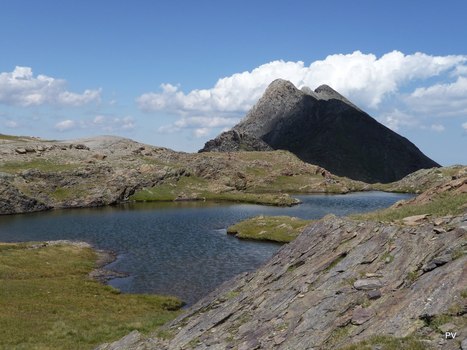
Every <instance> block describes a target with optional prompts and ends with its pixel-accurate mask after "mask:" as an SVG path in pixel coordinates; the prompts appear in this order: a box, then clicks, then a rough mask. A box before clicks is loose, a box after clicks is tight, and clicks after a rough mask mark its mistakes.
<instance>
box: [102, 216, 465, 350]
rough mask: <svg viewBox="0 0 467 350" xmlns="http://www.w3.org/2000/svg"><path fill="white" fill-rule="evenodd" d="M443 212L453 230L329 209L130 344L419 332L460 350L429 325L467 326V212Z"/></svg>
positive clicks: (282, 342)
mask: <svg viewBox="0 0 467 350" xmlns="http://www.w3.org/2000/svg"><path fill="white" fill-rule="evenodd" d="M444 220H445V222H446V226H447V227H449V231H446V232H445V233H443V234H442V235H439V234H438V233H436V232H435V231H434V229H435V224H434V223H433V222H426V223H425V224H424V225H421V226H418V227H416V228H413V227H410V226H399V225H394V224H382V223H378V222H356V221H352V220H348V219H342V218H337V217H334V216H328V217H325V218H324V219H322V220H320V221H318V222H316V223H314V224H312V225H310V226H309V227H308V228H307V229H305V231H304V232H303V233H302V234H301V235H300V236H299V237H298V238H297V239H296V240H295V241H293V242H292V243H290V244H288V245H286V246H284V247H283V248H282V249H280V250H279V252H278V253H277V254H276V255H275V256H274V257H273V258H272V259H271V260H270V261H269V262H267V263H266V264H265V265H264V266H263V267H261V268H259V269H258V270H257V271H254V272H251V273H245V274H243V275H240V276H238V277H237V278H236V279H234V280H231V281H229V282H227V283H225V284H224V285H222V286H221V287H220V288H219V289H217V290H216V291H215V292H213V293H212V294H211V295H209V296H208V297H206V298H204V299H203V300H201V301H200V302H198V303H197V304H196V305H194V306H193V307H192V308H190V309H189V310H188V311H187V312H186V313H185V314H183V315H182V316H180V317H179V318H178V319H177V320H175V321H174V322H172V323H171V324H169V325H167V326H166V327H165V329H164V333H166V334H171V337H172V338H171V339H170V340H161V339H158V338H145V337H141V336H139V337H137V336H136V335H135V334H132V335H131V337H127V338H125V340H124V342H126V343H125V344H126V345H125V346H128V347H126V348H131V349H133V348H135V349H136V348H137V349H140V348H141V349H142V348H144V349H190V348H191V349H208V348H209V349H294V350H300V349H338V348H339V347H341V346H343V345H346V344H349V342H358V341H360V340H363V339H368V338H370V337H371V336H373V335H378V336H382V335H388V336H392V337H404V336H408V335H414V334H419V335H423V339H424V340H423V341H424V342H425V343H426V345H427V347H428V346H429V345H430V346H433V347H434V348H439V349H441V348H442V349H456V346H458V345H457V343H455V342H452V341H451V343H450V342H449V340H446V339H444V334H440V333H439V330H438V329H437V328H436V327H437V326H431V324H432V323H434V322H432V321H433V320H434V319H436V318H437V317H438V318H439V316H440V315H443V316H444V317H445V318H446V319H448V318H449V319H450V322H451V323H453V325H451V326H450V327H451V328H453V329H452V331H455V332H457V333H458V334H466V332H467V325H466V324H465V323H462V322H463V321H462V318H463V315H465V313H466V312H467V299H466V298H465V286H466V285H467V255H466V254H465V253H466V249H467V241H466V238H467V214H464V215H461V216H457V217H446V218H444ZM446 327H447V326H446ZM130 338H131V339H133V340H134V342H133V343H132V344H131V346H130V345H128V341H129V340H130ZM101 349H123V347H121V346H120V345H119V342H116V343H114V344H112V345H104V346H103V347H102V348H101Z"/></svg>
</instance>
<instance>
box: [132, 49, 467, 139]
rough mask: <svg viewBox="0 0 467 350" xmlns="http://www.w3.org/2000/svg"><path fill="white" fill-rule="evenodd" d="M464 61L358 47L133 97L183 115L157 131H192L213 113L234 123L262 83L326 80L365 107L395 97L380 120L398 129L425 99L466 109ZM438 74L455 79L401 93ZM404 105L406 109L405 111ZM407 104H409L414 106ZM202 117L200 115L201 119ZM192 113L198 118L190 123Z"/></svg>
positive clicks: (410, 121)
mask: <svg viewBox="0 0 467 350" xmlns="http://www.w3.org/2000/svg"><path fill="white" fill-rule="evenodd" d="M466 62H467V56H463V55H451V56H431V55H427V54H424V53H415V54H411V55H405V54H403V53H402V52H399V51H392V52H389V53H387V54H384V55H382V56H381V57H377V56H375V55H373V54H365V53H362V52H360V51H355V52H353V53H351V54H336V55H330V56H327V57H326V58H325V59H324V60H318V61H314V62H312V63H311V64H309V65H308V66H307V65H305V63H304V62H302V61H297V62H285V61H281V60H278V61H273V62H270V63H266V64H263V65H261V66H259V67H257V68H255V69H253V70H251V71H246V72H242V73H236V74H233V75H231V76H229V77H225V78H222V79H219V80H218V81H217V83H216V84H215V85H214V86H213V87H211V88H208V89H195V90H192V91H189V92H184V91H182V89H181V87H180V86H178V85H173V84H162V85H161V91H159V92H148V93H145V94H143V95H141V96H140V97H138V98H137V104H138V106H139V108H140V109H141V110H143V111H145V112H148V113H151V112H161V111H162V112H169V113H172V114H178V115H180V116H181V117H182V118H181V119H180V120H178V121H177V122H176V123H174V124H172V125H167V126H164V127H161V128H160V129H159V131H161V132H170V131H178V130H180V129H182V128H193V123H196V124H197V125H196V129H203V131H202V132H201V131H198V132H196V134H197V135H201V134H207V133H208V132H207V131H206V130H205V129H212V128H216V127H220V125H212V123H211V121H214V120H217V119H216V118H225V119H229V120H230V121H229V122H228V123H227V122H226V123H225V125H229V126H230V125H233V124H235V123H236V122H238V121H239V119H240V117H241V116H243V115H244V114H245V112H246V111H248V110H249V109H250V108H251V107H252V106H253V105H254V104H255V103H256V102H257V100H258V99H259V98H260V97H261V95H262V94H263V93H264V90H265V89H266V87H267V86H268V85H269V84H270V83H271V82H272V81H273V80H275V79H278V78H282V79H286V80H289V81H291V82H292V83H293V84H294V85H296V86H297V87H298V88H301V87H303V86H308V87H310V88H312V89H314V88H316V87H317V86H319V85H321V84H327V85H330V86H332V87H333V88H334V89H336V90H337V91H339V92H340V93H341V94H343V95H344V96H346V97H348V98H349V99H350V100H351V101H352V102H354V103H355V104H356V105H358V106H359V107H361V108H363V109H364V110H368V109H372V110H375V111H378V109H379V108H380V107H381V104H382V102H383V101H385V99H389V98H392V99H395V100H397V103H398V104H400V105H401V106H400V107H399V108H397V106H396V108H395V109H394V110H393V111H392V112H389V111H387V110H386V111H381V114H385V115H382V116H380V118H379V119H381V120H382V121H383V122H384V121H385V120H386V125H388V126H389V127H391V128H393V129H394V130H397V129H398V128H399V127H401V126H406V125H410V126H413V125H415V124H417V121H416V120H415V119H414V113H415V114H416V113H420V112H422V110H423V104H424V103H425V101H429V103H430V106H431V107H434V108H443V106H444V107H445V108H446V106H448V109H449V110H450V111H453V110H456V111H459V110H464V106H466V107H467V94H466V91H465V88H466V84H467V79H466V78H464V77H462V76H461V74H463V73H464V72H465V71H466V69H465V64H466ZM439 76H448V77H451V79H452V78H454V79H457V80H456V81H455V82H454V83H447V84H445V85H443V84H439V85H434V86H428V87H422V88H419V89H416V90H415V91H413V93H412V95H410V94H409V95H408V94H407V93H402V91H403V90H404V89H409V90H410V88H412V89H413V86H414V85H415V86H423V85H422V84H423V82H424V81H425V80H428V79H431V78H436V77H439ZM446 98H447V99H446ZM407 106H408V110H405V109H407V108H406V107H407ZM410 107H413V111H412V110H410ZM427 108H428V107H427ZM388 114H392V115H388ZM200 116H201V117H202V118H204V119H199V118H201V117H200ZM193 118H198V119H195V120H196V122H194V119H193ZM177 124H178V125H177Z"/></svg>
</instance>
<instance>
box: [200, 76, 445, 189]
mask: <svg viewBox="0 0 467 350" xmlns="http://www.w3.org/2000/svg"><path fill="white" fill-rule="evenodd" d="M232 135H239V136H241V137H237V138H235V137H233V136H232ZM255 139H256V141H255ZM242 140H247V141H242ZM264 144H266V146H269V147H271V148H272V149H285V150H288V151H290V152H292V153H294V154H296V155H297V156H298V157H299V158H300V159H302V160H303V161H306V162H308V163H312V164H316V165H319V166H322V167H324V168H326V169H327V170H329V171H331V172H332V173H334V174H336V175H340V176H346V177H350V178H352V179H355V180H361V181H365V182H370V183H374V182H382V183H387V182H393V181H397V180H399V179H401V178H403V177H404V176H406V175H407V174H410V173H412V172H414V171H416V170H419V169H424V168H433V167H438V166H439V164H437V163H436V162H434V161H433V160H431V159H429V158H428V157H426V156H425V155H424V154H423V153H422V152H421V151H420V150H419V149H418V148H417V147H416V146H415V145H414V144H413V143H411V142H410V141H409V140H407V139H406V138H404V137H402V136H400V135H398V134H397V133H395V132H393V131H392V130H390V129H388V128H387V127H385V126H384V125H382V124H380V123H378V122H377V121H376V120H375V119H373V118H372V117H370V116H369V115H368V114H367V113H365V112H363V111H362V110H360V109H359V108H358V107H356V106H355V105H353V104H352V103H351V102H350V101H348V100H347V99H346V98H345V97H343V96H342V95H340V94H339V93H338V92H336V91H334V90H333V89H332V88H330V87H329V86H327V85H322V86H320V87H318V88H317V89H316V90H315V91H311V90H310V89H307V88H304V89H302V90H298V89H297V88H296V87H295V86H294V85H293V84H292V83H290V82H288V81H285V80H280V79H279V80H275V81H273V82H272V83H271V84H270V86H269V87H268V88H267V89H266V91H265V93H264V95H263V97H261V99H260V100H259V101H258V103H257V104H256V105H255V106H254V107H253V108H252V109H251V110H250V112H248V114H247V116H246V117H245V118H244V119H243V120H242V121H241V122H240V123H239V124H237V125H236V126H235V127H234V128H233V129H232V130H231V131H229V132H227V133H223V134H221V135H220V136H218V137H217V138H215V139H214V140H211V141H208V142H207V143H206V145H205V147H204V148H203V149H202V150H200V152H212V151H219V152H226V151H238V150H257V151H259V150H263V149H264V148H265V147H266V146H265V145H264Z"/></svg>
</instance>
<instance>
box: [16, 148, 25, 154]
mask: <svg viewBox="0 0 467 350" xmlns="http://www.w3.org/2000/svg"><path fill="white" fill-rule="evenodd" d="M15 152H16V153H18V154H26V153H27V151H26V149H25V148H16V149H15Z"/></svg>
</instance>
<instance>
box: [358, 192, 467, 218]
mask: <svg viewBox="0 0 467 350" xmlns="http://www.w3.org/2000/svg"><path fill="white" fill-rule="evenodd" d="M466 205H467V193H461V194H451V193H446V194H441V195H438V196H436V197H434V198H433V200H432V201H431V202H429V203H426V204H413V205H404V206H402V207H399V208H388V209H383V210H378V211H375V212H372V213H368V214H357V215H352V216H350V217H351V218H353V219H357V220H375V221H395V220H401V219H403V218H405V217H407V216H413V215H421V214H429V215H433V216H445V215H458V214H461V213H462V212H464V211H465V210H466Z"/></svg>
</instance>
